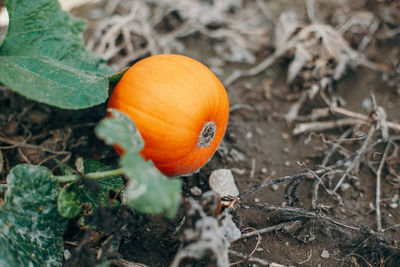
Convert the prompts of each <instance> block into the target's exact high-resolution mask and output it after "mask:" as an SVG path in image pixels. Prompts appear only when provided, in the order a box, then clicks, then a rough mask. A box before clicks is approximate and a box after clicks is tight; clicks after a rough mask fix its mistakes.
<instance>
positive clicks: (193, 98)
mask: <svg viewBox="0 0 400 267" xmlns="http://www.w3.org/2000/svg"><path fill="white" fill-rule="evenodd" d="M154 57H160V58H162V60H161V61H160V62H161V63H160V64H159V66H156V65H157V62H158V61H157V60H156V59H154V60H149V61H148V62H146V60H147V59H150V58H154ZM173 57H177V58H178V59H175V58H173ZM170 64H171V67H168V65H170ZM165 67H168V70H167V71H165V70H164V69H163V68H165ZM158 72H161V74H160V75H158ZM127 74H128V75H127ZM138 74H139V76H138V77H137V75H138ZM168 75H170V77H169V76H168ZM158 76H160V77H158ZM203 76H204V77H205V78H204V79H203ZM142 81H143V82H142ZM163 81H167V84H165V83H163ZM120 83H121V84H120ZM175 88H178V90H176V89H175ZM175 91H177V92H175ZM131 92H132V94H131ZM183 96H185V97H183ZM138 99H139V100H138ZM186 100H188V101H186ZM153 103H155V104H153ZM153 105H155V107H153ZM108 106H109V107H110V108H116V109H118V110H120V111H122V112H124V113H125V114H127V115H128V117H130V118H131V120H132V121H133V122H134V123H135V125H136V127H137V129H138V131H139V133H140V134H141V135H142V137H143V140H144V142H145V145H144V148H143V149H142V151H141V152H140V154H141V155H142V156H143V157H144V158H146V159H147V160H151V161H152V162H153V163H154V165H155V166H156V167H157V168H158V169H159V170H160V171H161V172H162V173H164V174H166V175H167V176H175V175H184V174H190V173H193V172H195V171H197V170H198V169H199V168H201V167H202V166H204V165H205V164H207V162H209V160H210V159H211V158H212V156H213V155H214V154H215V152H216V151H217V149H218V146H219V144H220V143H221V141H222V139H223V137H224V135H225V132H226V126H227V121H228V119H229V99H228V95H227V92H226V90H225V88H224V86H223V84H222V83H221V81H220V80H219V79H218V77H217V76H216V75H215V74H213V73H212V72H211V71H210V70H209V69H208V68H207V67H206V66H205V65H204V64H202V63H201V62H198V61H196V60H194V59H191V58H188V57H185V56H179V55H158V56H153V57H149V58H146V59H144V60H141V61H139V62H137V63H135V64H134V65H133V66H132V67H131V68H130V69H129V70H128V71H127V72H126V73H125V74H124V76H123V77H122V78H121V80H120V82H119V83H118V84H117V86H116V87H115V89H114V92H113V94H112V95H111V97H110V100H109V103H108ZM165 110H166V111H165ZM188 110H189V111H193V112H188ZM130 114H132V115H130ZM136 117H138V118H136ZM170 118H171V120H170ZM210 121H213V122H214V123H215V126H216V129H215V133H214V135H213V137H212V140H211V141H210V143H209V144H208V145H207V146H205V147H200V146H199V145H198V140H199V136H200V134H201V131H202V129H203V127H204V125H205V124H206V123H207V122H210ZM142 125H144V126H143V127H142ZM160 139H161V140H160ZM149 140H150V141H149ZM163 141H165V142H166V143H167V144H166V145H165V146H164V145H163ZM182 145H183V147H182ZM171 155H172V156H171Z"/></svg>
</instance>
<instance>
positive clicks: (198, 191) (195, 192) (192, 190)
mask: <svg viewBox="0 0 400 267" xmlns="http://www.w3.org/2000/svg"><path fill="white" fill-rule="evenodd" d="M190 193H192V195H194V196H197V197H198V196H200V195H201V189H200V188H198V187H197V186H193V187H192V188H190Z"/></svg>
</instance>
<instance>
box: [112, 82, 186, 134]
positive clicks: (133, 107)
mask: <svg viewBox="0 0 400 267" xmlns="http://www.w3.org/2000/svg"><path fill="white" fill-rule="evenodd" d="M116 89H117V88H115V89H114V90H116ZM114 102H117V103H123V105H122V106H121V105H118V104H116V105H115V104H114ZM108 105H112V106H113V107H115V106H118V109H120V108H121V110H122V109H123V110H125V109H129V112H131V111H134V112H136V111H139V112H141V113H143V114H145V115H146V116H148V117H152V118H155V119H157V121H159V122H161V123H163V124H166V122H165V118H162V117H160V116H156V115H153V114H149V113H148V111H146V110H143V107H139V106H137V105H134V104H132V103H131V102H128V101H126V100H125V99H123V98H122V100H121V98H119V97H118V95H117V96H115V97H114V98H113V99H112V100H111V99H110V101H109V102H108ZM171 107H172V106H171ZM155 114H157V113H155ZM129 117H130V116H129ZM190 119H193V118H190ZM131 120H133V119H132V118H131ZM181 126H186V125H185V123H182V125H181ZM174 127H176V126H174ZM185 128H186V127H185Z"/></svg>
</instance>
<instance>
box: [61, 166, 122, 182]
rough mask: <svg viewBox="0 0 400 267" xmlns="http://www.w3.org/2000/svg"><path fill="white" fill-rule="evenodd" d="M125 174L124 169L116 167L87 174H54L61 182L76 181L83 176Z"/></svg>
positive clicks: (92, 177) (98, 176)
mask: <svg viewBox="0 0 400 267" xmlns="http://www.w3.org/2000/svg"><path fill="white" fill-rule="evenodd" d="M121 174H123V171H122V169H115V170H109V171H102V172H91V173H86V174H71V175H63V176H54V178H56V179H57V181H58V182H60V183H68V182H75V181H77V180H79V179H80V178H81V177H85V178H90V179H103V178H106V177H110V176H116V175H121Z"/></svg>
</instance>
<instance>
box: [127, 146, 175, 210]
mask: <svg viewBox="0 0 400 267" xmlns="http://www.w3.org/2000/svg"><path fill="white" fill-rule="evenodd" d="M121 167H122V169H123V170H124V173H125V174H126V175H127V176H128V177H130V178H131V179H130V183H129V185H128V187H127V189H126V191H125V192H126V195H127V199H128V201H127V203H128V205H129V206H131V207H133V208H134V209H136V210H138V211H141V212H144V213H152V214H158V213H161V212H163V211H165V210H166V211H168V213H167V216H168V217H170V218H172V217H174V216H175V214H176V212H177V211H178V208H179V206H180V203H181V185H182V182H181V180H179V179H173V178H166V177H165V176H164V175H163V174H162V173H161V172H160V171H159V170H158V169H157V168H155V167H154V165H153V163H152V162H150V161H148V162H146V161H145V160H144V159H143V158H142V157H141V156H140V155H139V154H137V153H134V152H130V153H126V154H125V155H124V157H123V158H122V160H121Z"/></svg>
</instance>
